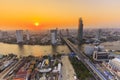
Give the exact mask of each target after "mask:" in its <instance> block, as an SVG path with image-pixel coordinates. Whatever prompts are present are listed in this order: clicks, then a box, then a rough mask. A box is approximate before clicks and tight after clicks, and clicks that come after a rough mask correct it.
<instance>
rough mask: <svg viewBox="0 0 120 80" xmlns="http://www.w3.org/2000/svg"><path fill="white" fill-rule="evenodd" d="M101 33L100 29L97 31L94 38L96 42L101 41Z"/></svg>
mask: <svg viewBox="0 0 120 80" xmlns="http://www.w3.org/2000/svg"><path fill="white" fill-rule="evenodd" d="M101 33H102V30H101V29H98V31H97V33H96V38H97V39H98V40H100V39H101Z"/></svg>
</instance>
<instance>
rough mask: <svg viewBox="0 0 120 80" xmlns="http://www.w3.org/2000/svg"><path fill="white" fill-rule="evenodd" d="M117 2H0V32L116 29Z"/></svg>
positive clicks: (9, 0)
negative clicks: (80, 24) (82, 25)
mask: <svg viewBox="0 0 120 80" xmlns="http://www.w3.org/2000/svg"><path fill="white" fill-rule="evenodd" d="M119 3H120V1H119V0H114V1H113V0H104V1H103V0H101V1H100V0H87V1H83V0H64V1H63V0H60V1H59V0H52V1H49V0H44V1H43V0H1V1H0V5H1V7H0V12H1V13H0V29H2V30H15V29H23V30H25V29H28V30H43V29H53V28H56V27H57V28H70V29H72V28H75V29H77V28H78V23H79V22H78V19H79V18H80V17H82V19H83V21H84V23H83V24H84V28H119V26H120V23H119V20H120V16H119V14H120V10H118V8H119V7H120V5H119Z"/></svg>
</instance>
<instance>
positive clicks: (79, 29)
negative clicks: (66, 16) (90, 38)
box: [78, 18, 83, 44]
mask: <svg viewBox="0 0 120 80" xmlns="http://www.w3.org/2000/svg"><path fill="white" fill-rule="evenodd" d="M78 27H79V28H78V43H79V44H81V43H82V40H83V21H82V18H80V19H79V25H78Z"/></svg>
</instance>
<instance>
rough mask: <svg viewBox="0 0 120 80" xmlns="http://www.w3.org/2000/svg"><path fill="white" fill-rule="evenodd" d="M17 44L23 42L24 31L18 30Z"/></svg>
mask: <svg viewBox="0 0 120 80" xmlns="http://www.w3.org/2000/svg"><path fill="white" fill-rule="evenodd" d="M16 39H17V43H22V42H23V30H16Z"/></svg>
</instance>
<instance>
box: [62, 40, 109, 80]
mask: <svg viewBox="0 0 120 80" xmlns="http://www.w3.org/2000/svg"><path fill="white" fill-rule="evenodd" d="M62 40H64V41H65V43H66V44H67V46H68V47H69V48H70V49H71V50H72V51H73V52H74V53H75V54H77V56H78V57H79V59H80V61H81V62H82V63H83V64H84V65H85V66H86V67H87V69H88V70H89V71H90V72H91V74H92V75H93V76H94V78H95V79H96V80H108V79H106V77H104V76H103V75H102V74H101V73H100V71H99V70H98V69H97V68H96V67H95V66H94V63H93V62H92V61H90V59H89V58H88V57H87V56H86V55H85V54H84V53H83V52H82V51H80V50H79V49H78V48H77V47H76V46H75V45H74V44H73V43H71V42H70V41H69V40H68V39H67V38H62Z"/></svg>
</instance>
